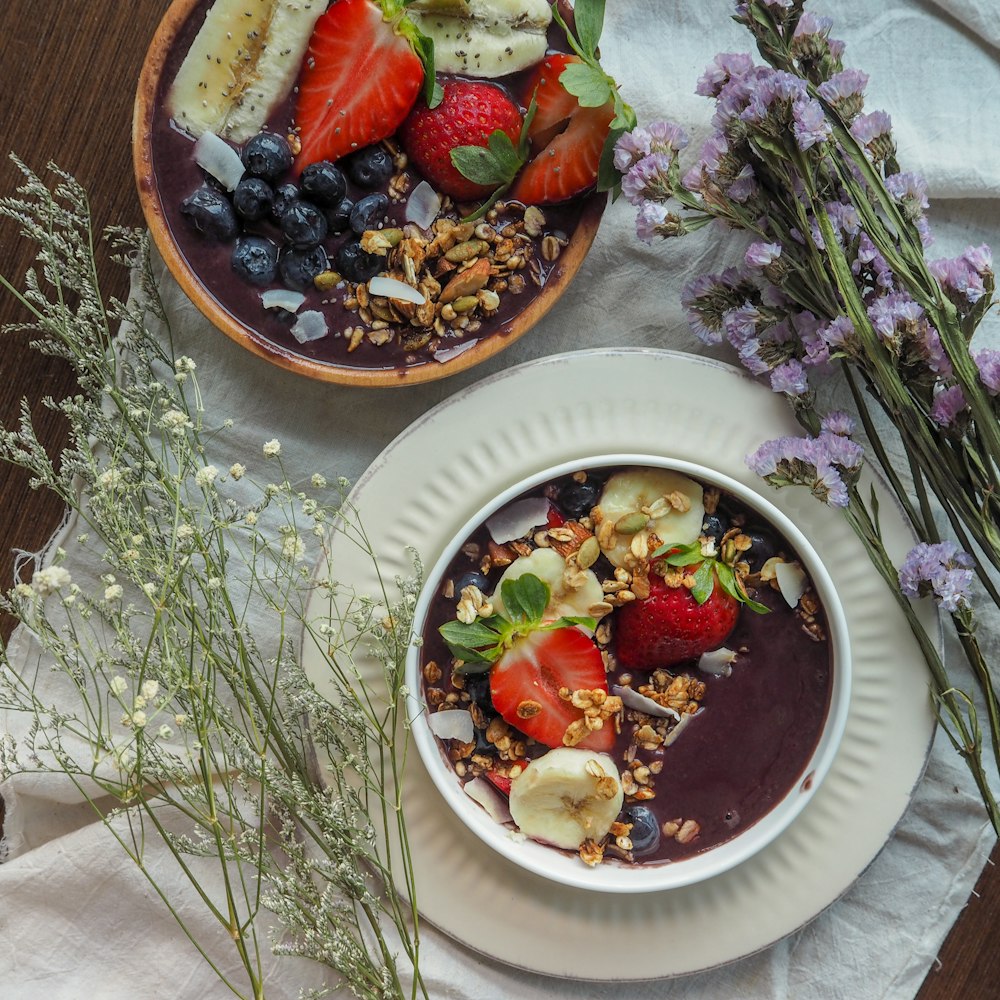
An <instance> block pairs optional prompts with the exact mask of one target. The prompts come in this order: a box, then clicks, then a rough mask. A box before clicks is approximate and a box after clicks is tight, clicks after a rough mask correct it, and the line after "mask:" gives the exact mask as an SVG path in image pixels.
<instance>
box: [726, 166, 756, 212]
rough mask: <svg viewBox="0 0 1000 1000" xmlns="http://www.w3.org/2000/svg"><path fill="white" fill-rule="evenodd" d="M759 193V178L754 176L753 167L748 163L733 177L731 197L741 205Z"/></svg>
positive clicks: (730, 188) (730, 190)
mask: <svg viewBox="0 0 1000 1000" xmlns="http://www.w3.org/2000/svg"><path fill="white" fill-rule="evenodd" d="M756 193H757V178H756V177H755V176H754V172H753V167H751V166H750V164H749V163H747V164H746V165H745V166H744V167H743V169H742V170H740V172H739V173H738V174H737V175H736V176H735V177H734V178H733V182H732V184H730V185H729V191H728V194H729V197H730V198H732V199H733V201H737V202H739V203H740V204H741V205H742V204H744V203H745V202H747V201H749V200H750V199H751V198H752V197H753V196H754V195H755V194H756Z"/></svg>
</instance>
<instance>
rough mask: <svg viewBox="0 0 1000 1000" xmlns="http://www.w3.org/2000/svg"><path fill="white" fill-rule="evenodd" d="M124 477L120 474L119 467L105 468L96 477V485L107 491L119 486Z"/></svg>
mask: <svg viewBox="0 0 1000 1000" xmlns="http://www.w3.org/2000/svg"><path fill="white" fill-rule="evenodd" d="M124 479H125V477H124V476H123V475H122V471H121V469H115V468H111V469H105V470H104V471H103V472H102V473H101V474H100V475H99V476H98V477H97V485H98V486H99V487H100V488H101V489H102V490H107V491H108V492H110V491H112V490H115V489H117V488H118V487H119V486H121V484H122V482H123V481H124Z"/></svg>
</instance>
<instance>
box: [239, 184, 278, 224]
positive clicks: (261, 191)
mask: <svg viewBox="0 0 1000 1000" xmlns="http://www.w3.org/2000/svg"><path fill="white" fill-rule="evenodd" d="M273 204H274V189H273V188H272V187H271V185H270V184H268V183H267V181H263V180H261V179H260V178H259V177H244V178H243V180H241V181H240V182H239V184H237V185H236V190H235V191H234V192H233V208H235V209H236V214H237V215H238V216H240V217H241V218H243V219H246V221H247V222H257V221H258V220H259V219H263V218H264V216H265V215H267V214H268V212H270V211H271V206H272V205H273Z"/></svg>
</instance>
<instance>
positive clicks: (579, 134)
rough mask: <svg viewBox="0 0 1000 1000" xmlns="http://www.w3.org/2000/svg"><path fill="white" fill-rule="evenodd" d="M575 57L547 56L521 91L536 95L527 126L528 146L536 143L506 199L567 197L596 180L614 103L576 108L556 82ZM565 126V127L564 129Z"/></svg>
mask: <svg viewBox="0 0 1000 1000" xmlns="http://www.w3.org/2000/svg"><path fill="white" fill-rule="evenodd" d="M572 62H580V59H579V58H578V57H577V56H572V55H550V56H548V57H546V58H545V59H544V60H543V61H542V63H541V65H540V66H539V68H538V70H537V71H536V72H535V74H534V76H533V77H532V79H531V81H530V82H529V84H528V88H527V90H526V91H525V93H526V95H527V96H528V99H529V100H530V97H531V94H532V93H533V94H534V96H535V101H536V104H537V110H536V112H535V117H534V119H533V120H532V122H531V127H530V129H529V130H528V136H529V138H530V139H531V141H532V148H538V147H539V146H541V147H542V148H541V150H540V151H539V152H538V153H536V154H535V156H534V158H533V159H532V160H530V161H529V162H528V163H527V164H526V165H525V167H524V169H523V170H522V171H521V173H520V174H519V176H518V179H517V180H516V181H515V182H514V187H513V189H512V190H511V197H512V198H514V199H515V200H517V201H520V202H523V203H524V204H526V205H553V204H557V203H558V202H561V201H567V200H568V199H570V198H574V197H576V196H577V195H579V194H582V193H583V192H585V191H588V190H589V189H590V188H592V187H593V186H594V185H595V184H596V183H597V173H598V168H599V167H600V165H601V153H602V152H603V150H604V143H605V140H606V139H607V137H608V133H609V131H610V126H611V121H612V119H613V118H614V117H615V107H614V102H613V101H608V103H607V104H605V105H603V106H602V107H599V108H583V107H580V105H579V103H578V102H577V99H576V98H575V97H574V96H573V95H572V94H570V93H569V92H568V91H567V90H566V89H565V88H564V87H563V85H562V84H561V83H560V82H559V76H560V74H561V73H562V71H563V70H564V69H565V68H566V66H567V65H569V64H570V63H572ZM564 125H565V127H563V126H564Z"/></svg>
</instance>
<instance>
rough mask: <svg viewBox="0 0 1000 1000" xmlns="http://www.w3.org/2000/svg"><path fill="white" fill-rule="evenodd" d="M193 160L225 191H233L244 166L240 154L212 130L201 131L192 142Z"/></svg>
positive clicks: (241, 175)
mask: <svg viewBox="0 0 1000 1000" xmlns="http://www.w3.org/2000/svg"><path fill="white" fill-rule="evenodd" d="M194 162H195V163H197V164H198V166H199V167H201V169H202V170H204V171H206V172H207V173H210V174H211V175H212V176H213V177H214V178H215V179H216V180H217V181H218V182H219V183H220V184H222V185H223V187H225V189H226V190H227V191H234V190H235V189H236V185H237V184H239V182H240V180H241V179H242V177H243V174H244V171H245V168H244V166H243V161H242V160H241V159H240V154H239V153H237V152H236V150H235V149H233V147H232V146H230V145H229V143H228V142H226V141H225V139H220V138H219V137H218V136H217V135H216V134H215V133H214V132H202V133H201V135H200V136H199V137H198V141H197V142H196V143H195V144H194Z"/></svg>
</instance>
